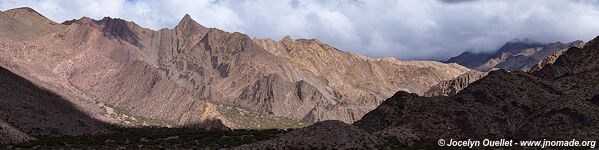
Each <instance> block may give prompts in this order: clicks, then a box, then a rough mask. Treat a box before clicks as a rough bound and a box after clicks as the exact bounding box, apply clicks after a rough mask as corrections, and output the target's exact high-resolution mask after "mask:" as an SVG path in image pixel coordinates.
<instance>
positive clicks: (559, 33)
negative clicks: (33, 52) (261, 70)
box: [0, 0, 599, 59]
mask: <svg viewBox="0 0 599 150" xmlns="http://www.w3.org/2000/svg"><path fill="white" fill-rule="evenodd" d="M20 6H28V7H32V8H34V9H36V10H38V11H40V12H41V13H42V14H44V15H46V16H48V17H49V18H51V19H53V20H55V21H57V22H62V21H64V20H67V19H73V18H80V17H81V16H90V17H93V18H102V17H104V16H112V17H119V18H124V19H127V20H132V21H135V22H137V23H138V24H141V25H142V26H145V27H150V28H153V29H160V28H164V27H169V28H172V27H174V26H175V25H176V24H177V22H178V21H179V19H180V18H181V17H182V16H183V15H184V14H186V13H189V14H190V15H191V16H192V17H193V18H194V19H195V20H196V21H198V22H199V23H201V24H203V25H205V26H208V27H216V28H220V29H223V30H226V31H238V32H243V33H246V34H248V35H250V36H255V37H259V38H273V39H280V38H282V37H283V36H285V35H291V36H292V37H294V38H318V39H320V40H321V41H324V42H326V43H330V44H331V45H333V46H335V47H338V48H340V49H343V50H346V51H352V52H355V53H360V54H363V55H368V56H374V57H382V56H392V57H398V58H401V59H429V58H433V59H443V58H448V57H451V56H454V55H457V54H459V53H461V52H463V51H464V50H472V51H489V50H494V49H496V48H497V47H499V46H501V45H502V44H504V43H505V42H507V41H510V40H513V39H530V40H535V41H540V42H555V41H572V40H577V39H581V40H589V39H591V38H593V37H595V36H597V35H599V6H598V2H597V1H592V0H526V1H522V0H502V1H491V0H440V1H438V0H403V1H395V0H380V1H370V0H369V1H367V0H332V1H320V0H218V1H215V0H199V1H198V0H169V1H167V0H164V1H142V0H131V1H127V0H103V1H91V0H75V1H62V0H2V1H0V9H2V10H5V9H9V8H14V7H20Z"/></svg>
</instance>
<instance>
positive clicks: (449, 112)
mask: <svg viewBox="0 0 599 150" xmlns="http://www.w3.org/2000/svg"><path fill="white" fill-rule="evenodd" d="M597 41H599V38H596V39H594V40H592V41H590V42H589V43H587V44H586V45H585V46H584V48H582V49H579V48H571V49H570V50H568V51H566V52H565V54H563V55H561V56H560V57H559V58H558V59H557V60H556V62H555V63H553V64H549V65H547V66H545V67H543V68H542V69H541V70H539V71H536V72H533V73H526V72H521V71H514V72H507V71H504V70H498V71H492V72H490V73H489V74H488V75H487V76H485V77H484V78H482V79H480V80H479V81H476V82H474V83H472V84H471V85H469V86H468V87H466V88H465V89H464V90H462V91H460V92H459V93H457V94H456V95H454V96H449V97H429V98H425V97H420V96H418V95H415V94H409V93H405V92H398V93H396V94H395V95H394V96H393V97H391V98H389V99H388V100H386V101H385V102H383V104H381V106H379V107H378V108H377V109H375V110H373V111H371V112H369V113H368V114H367V115H365V116H364V117H363V118H362V119H361V120H359V121H357V122H356V123H354V125H356V126H359V127H361V128H363V129H365V130H366V131H369V132H370V133H373V134H375V135H378V136H380V137H383V138H387V139H392V141H396V142H399V143H405V144H410V143H413V142H415V141H430V142H434V141H436V140H438V139H440V138H453V139H483V138H489V139H502V138H508V139H556V140H558V139H572V138H574V139H593V138H598V137H599V134H597V133H599V131H598V130H597V129H598V126H597V123H599V122H598V120H599V115H597V114H598V113H599V105H596V104H594V103H593V99H596V97H597V96H596V95H597V94H599V91H597V89H599V79H598V77H599V59H598V58H599V46H598V45H599V42H597Z"/></svg>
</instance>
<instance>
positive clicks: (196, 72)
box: [0, 8, 471, 128]
mask: <svg viewBox="0 0 599 150" xmlns="http://www.w3.org/2000/svg"><path fill="white" fill-rule="evenodd" d="M0 24H1V26H0V31H1V32H0V66H2V67H5V68H6V69H8V70H10V71H14V72H21V73H22V74H23V75H25V76H27V77H30V78H31V79H33V80H36V81H39V82H40V83H42V84H47V85H52V86H54V87H58V88H54V89H52V90H53V91H52V92H55V93H67V94H70V95H76V96H77V97H78V98H77V100H75V99H70V98H66V100H67V101H84V102H88V103H91V104H94V105H95V106H96V107H98V108H99V109H102V110H105V111H106V112H103V113H108V114H117V115H119V116H120V115H122V116H120V117H116V118H113V119H116V121H115V122H116V123H119V124H126V125H131V126H136V125H144V124H149V123H154V124H158V125H162V126H177V125H189V124H201V123H202V122H207V121H212V120H220V121H221V122H222V123H223V124H224V125H226V126H228V127H231V128H288V127H301V126H305V125H307V124H308V123H311V122H316V121H322V120H341V121H343V122H346V123H352V122H354V121H356V120H358V119H359V118H361V117H362V116H363V115H364V114H366V113H367V112H368V111H370V110H372V109H374V108H376V106H378V105H379V104H380V103H381V102H382V100H384V99H385V98H388V97H390V96H391V95H392V94H393V93H395V91H398V90H402V91H407V92H412V93H417V94H423V93H424V92H425V91H426V90H428V89H429V87H431V86H433V85H436V84H438V83H439V82H441V81H446V80H449V79H452V78H455V77H457V76H459V75H461V74H463V73H465V72H468V71H471V70H470V69H468V68H465V67H463V66H460V65H457V64H444V63H440V62H433V61H401V60H396V59H393V58H369V57H365V56H361V55H358V54H352V53H348V52H343V51H340V50H338V49H336V48H334V47H331V46H329V45H327V44H324V43H322V42H320V41H318V40H307V39H292V38H290V37H285V38H283V39H282V40H280V41H275V40H271V39H251V38H250V37H249V36H247V35H245V34H242V33H237V32H235V33H229V32H225V31H222V30H219V29H214V28H206V27H204V26H202V25H200V24H198V23H197V22H195V21H194V20H192V19H191V17H190V16H189V15H186V16H184V17H183V19H182V20H181V21H180V22H179V24H178V25H177V26H176V27H175V28H174V29H161V30H158V31H154V30H151V29H147V28H143V27H141V26H138V25H137V24H135V23H133V22H129V21H125V20H122V19H113V18H109V17H106V18H103V19H101V20H94V19H91V18H87V17H83V18H81V19H77V20H70V21H66V22H64V23H62V24H58V23H55V22H53V21H51V20H49V19H47V18H46V17H44V16H42V15H41V14H39V13H37V12H35V11H34V10H32V9H29V8H18V9H11V10H7V11H3V12H0ZM91 115H92V116H93V115H97V114H94V113H91ZM123 118H125V119H123ZM127 118H129V119H127Z"/></svg>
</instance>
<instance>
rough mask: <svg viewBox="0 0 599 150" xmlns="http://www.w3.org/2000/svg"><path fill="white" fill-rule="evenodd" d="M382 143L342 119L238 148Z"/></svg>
mask: <svg viewBox="0 0 599 150" xmlns="http://www.w3.org/2000/svg"><path fill="white" fill-rule="evenodd" d="M382 144H383V142H382V141H381V139H379V138H378V137H376V136H373V135H371V134H370V133H368V132H365V131H364V130H362V129H360V128H358V127H355V126H352V125H349V124H345V123H343V122H340V121H323V122H318V123H315V124H313V125H311V126H308V127H305V128H302V129H297V130H294V131H291V132H289V133H287V134H285V135H282V136H280V137H278V138H275V139H272V140H267V141H261V142H257V143H253V144H249V145H242V146H240V147H238V148H236V149H377V148H379V147H380V146H381V145H382Z"/></svg>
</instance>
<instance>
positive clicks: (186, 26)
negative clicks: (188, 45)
mask: <svg viewBox="0 0 599 150" xmlns="http://www.w3.org/2000/svg"><path fill="white" fill-rule="evenodd" d="M175 28H176V29H182V30H204V31H205V30H208V29H207V28H206V27H204V26H202V25H200V24H199V23H198V22H196V21H195V20H193V19H192V18H191V16H190V15H189V14H185V16H183V18H182V19H181V21H179V24H177V26H176V27H175Z"/></svg>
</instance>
